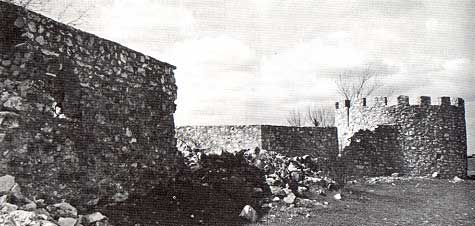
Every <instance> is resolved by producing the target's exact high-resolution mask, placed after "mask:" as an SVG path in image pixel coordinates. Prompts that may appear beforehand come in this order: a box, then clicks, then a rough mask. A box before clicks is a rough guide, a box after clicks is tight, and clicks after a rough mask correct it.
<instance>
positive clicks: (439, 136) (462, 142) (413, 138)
mask: <svg viewBox="0 0 475 226" xmlns="http://www.w3.org/2000/svg"><path fill="white" fill-rule="evenodd" d="M387 103H388V101H387V98H376V99H375V103H373V104H368V103H367V102H366V99H362V100H358V101H355V103H353V104H352V103H349V102H348V101H346V102H340V103H337V113H336V125H337V127H338V134H339V135H338V136H339V140H340V143H341V144H342V146H343V148H344V151H343V154H345V152H349V151H354V150H352V149H355V147H354V146H353V145H352V144H350V140H351V142H352V141H353V140H354V139H353V138H352V137H353V136H355V134H356V133H358V132H359V131H360V130H374V129H375V128H376V127H378V126H379V125H393V126H396V127H397V128H398V129H397V131H398V132H397V133H398V136H397V141H398V142H397V143H395V145H397V147H394V148H396V150H398V151H399V152H400V155H401V156H402V158H403V163H402V165H401V173H404V174H410V175H425V174H429V173H432V172H440V174H441V175H442V176H443V177H452V176H461V177H464V176H466V167H467V161H466V157H467V143H466V128H465V107H464V101H463V99H461V98H454V99H452V101H451V99H450V98H449V97H441V98H439V103H437V104H434V105H432V104H431V98H430V97H420V98H419V101H418V104H416V105H411V104H410V103H409V98H408V97H406V96H400V97H398V99H397V104H396V105H391V106H390V105H388V104H387ZM361 139H365V138H364V137H361ZM366 139H368V140H372V139H373V137H372V136H369V137H367V138H366ZM356 149H358V148H356ZM370 149H371V148H368V149H366V150H370ZM362 150H364V148H363V149H362Z"/></svg>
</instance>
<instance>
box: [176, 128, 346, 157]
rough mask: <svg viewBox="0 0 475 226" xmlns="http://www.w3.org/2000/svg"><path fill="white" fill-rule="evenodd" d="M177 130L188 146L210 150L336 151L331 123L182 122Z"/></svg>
mask: <svg viewBox="0 0 475 226" xmlns="http://www.w3.org/2000/svg"><path fill="white" fill-rule="evenodd" d="M176 131H177V138H178V140H179V141H180V140H182V141H184V142H186V143H187V144H189V146H190V147H191V148H199V149H208V150H210V151H230V152H236V151H239V150H242V149H253V148H256V147H258V148H261V149H265V150H268V151H275V152H278V153H281V154H285V155H287V156H301V155H311V156H313V157H325V158H330V156H334V157H335V156H336V155H337V154H338V143H337V142H338V141H337V137H336V136H337V133H336V128H334V127H333V128H322V127H288V126H270V125H252V126H183V127H178V128H177V129H176Z"/></svg>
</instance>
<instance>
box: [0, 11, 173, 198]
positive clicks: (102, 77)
mask: <svg viewBox="0 0 475 226" xmlns="http://www.w3.org/2000/svg"><path fill="white" fill-rule="evenodd" d="M0 25H1V26H0V34H1V35H0V50H1V52H0V62H1V64H0V93H1V97H0V150H1V151H2V152H1V153H2V157H0V174H12V175H14V176H15V177H16V178H17V179H18V181H19V183H20V184H21V186H22V188H24V190H25V192H26V193H27V195H28V196H29V197H36V198H53V199H56V201H57V200H61V199H66V200H67V201H68V202H71V203H73V204H75V205H78V206H84V205H95V204H97V203H98V202H107V201H110V200H111V199H117V197H126V196H127V194H131V195H132V194H135V193H141V192H146V190H147V189H148V188H150V187H153V186H154V184H156V183H162V182H165V181H166V180H168V179H169V178H170V177H172V176H173V174H174V172H175V170H174V166H175V163H174V161H175V157H174V156H175V155H176V147H175V146H176V141H175V138H174V122H173V113H174V111H175V104H174V100H175V99H176V90H177V88H176V86H175V80H174V76H173V69H175V67H174V66H172V65H170V64H167V63H163V62H160V61H158V60H155V59H152V58H150V57H148V56H145V55H143V54H141V53H138V52H135V51H133V50H130V49H128V48H126V47H123V46H121V45H119V44H117V43H114V42H111V41H108V40H105V39H102V38H99V37H97V36H94V35H92V34H88V33H85V32H82V31H80V30H77V29H74V28H72V27H68V26H66V25H64V24H61V23H58V22H56V21H53V20H51V19H49V18H46V17H43V16H41V15H39V14H36V13H32V12H28V11H25V10H23V9H21V8H18V7H16V6H13V5H10V4H7V3H4V2H0ZM32 184H35V185H34V186H33V185H32Z"/></svg>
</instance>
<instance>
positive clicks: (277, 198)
mask: <svg viewBox="0 0 475 226" xmlns="http://www.w3.org/2000/svg"><path fill="white" fill-rule="evenodd" d="M278 201H280V198H279V197H274V198H273V199H272V202H278Z"/></svg>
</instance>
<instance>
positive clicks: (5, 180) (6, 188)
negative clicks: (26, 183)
mask: <svg viewBox="0 0 475 226" xmlns="http://www.w3.org/2000/svg"><path fill="white" fill-rule="evenodd" d="M14 185H15V177H13V176H10V175H5V176H3V177H0V194H6V193H8V192H10V190H11V189H12V188H13V186H14Z"/></svg>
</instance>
